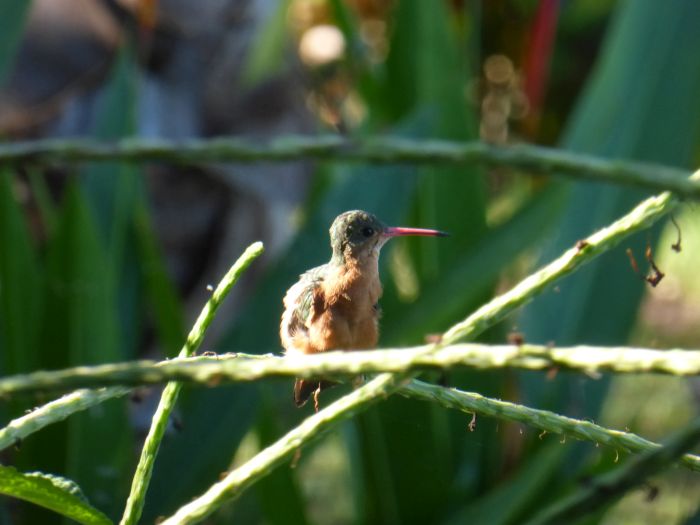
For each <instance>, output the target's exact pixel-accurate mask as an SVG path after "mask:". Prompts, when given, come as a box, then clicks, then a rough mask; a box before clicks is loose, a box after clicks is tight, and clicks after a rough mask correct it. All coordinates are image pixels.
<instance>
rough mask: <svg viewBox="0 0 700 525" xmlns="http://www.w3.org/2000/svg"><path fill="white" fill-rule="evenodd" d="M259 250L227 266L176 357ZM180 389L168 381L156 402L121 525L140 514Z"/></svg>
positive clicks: (195, 339)
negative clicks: (227, 268)
mask: <svg viewBox="0 0 700 525" xmlns="http://www.w3.org/2000/svg"><path fill="white" fill-rule="evenodd" d="M262 252H263V245H262V243H260V242H256V243H253V244H252V245H250V246H249V247H248V248H247V249H246V251H245V252H243V254H242V255H241V256H240V257H239V258H238V260H237V261H236V262H235V263H234V264H233V266H232V267H231V269H230V270H229V271H228V272H227V273H226V275H225V276H224V278H223V279H222V280H221V282H220V283H219V285H218V286H217V287H216V289H215V290H214V292H213V293H212V295H211V297H210V298H209V300H208V301H207V304H206V305H204V309H203V310H202V312H201V313H200V314H199V317H198V318H197V321H196V322H195V324H194V326H193V327H192V330H190V333H189V335H188V336H187V340H186V342H185V345H184V347H183V348H182V350H181V351H180V357H188V356H191V355H192V354H193V353H195V352H196V351H197V349H198V348H199V345H200V344H201V343H202V340H203V339H204V334H205V332H206V330H207V328H208V327H209V325H210V324H211V322H212V320H213V319H214V314H215V313H216V310H217V309H218V307H219V305H221V303H222V302H223V300H224V298H225V297H226V295H227V294H228V293H229V291H230V290H231V288H232V287H233V285H234V284H235V283H236V281H238V279H239V277H240V276H241V274H242V273H243V272H244V271H245V269H246V268H248V266H250V264H251V263H252V262H253V260H254V259H255V258H257V257H258V256H260V254H262ZM181 388H182V384H181V383H177V382H171V383H168V385H167V386H166V387H165V389H164V390H163V394H162V395H161V398H160V403H159V404H158V408H157V409H156V412H155V414H154V415H153V421H152V422H151V427H150V429H149V431H148V435H147V436H146V440H145V442H144V444H143V449H142V450H141V457H140V458H139V463H138V465H137V466H136V472H135V474H134V478H133V480H132V484H131V491H130V493H129V498H128V499H127V502H126V508H125V509H124V515H123V516H122V519H121V522H120V523H121V524H122V525H132V524H135V523H136V522H138V520H139V518H140V517H141V513H142V511H143V504H144V500H145V498H146V490H147V489H148V484H149V482H150V480H151V474H152V472H153V463H154V462H155V459H156V455H157V454H158V448H159V447H160V442H161V440H162V439H163V434H165V429H166V427H167V424H168V418H169V417H170V414H171V412H172V411H173V408H174V407H175V402H176V401H177V397H178V395H179V393H180V389H181Z"/></svg>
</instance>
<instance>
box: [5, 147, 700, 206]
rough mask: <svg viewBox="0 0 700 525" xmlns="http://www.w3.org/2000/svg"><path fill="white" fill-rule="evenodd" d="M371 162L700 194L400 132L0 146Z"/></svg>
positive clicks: (58, 156)
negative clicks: (515, 172)
mask: <svg viewBox="0 0 700 525" xmlns="http://www.w3.org/2000/svg"><path fill="white" fill-rule="evenodd" d="M309 158H312V159H318V160H333V161H354V162H363V163H374V164H402V163H403V164H430V165H433V166H435V165H441V164H442V165H473V164H484V165H487V166H504V167H511V168H517V169H521V170H526V171H532V172H537V173H547V174H551V175H557V176H568V177H575V178H581V179H588V180H596V181H605V182H612V183H616V184H625V185H632V186H637V187H641V188H646V189H650V190H654V191H663V190H668V191H673V192H674V193H676V194H677V195H679V196H683V197H688V198H695V199H697V198H700V183H698V182H697V181H692V180H689V179H688V175H689V173H688V172H687V171H683V170H679V169H675V168H671V167H667V166H659V165H654V164H644V163H639V162H629V161H621V160H609V159H603V158H600V157H593V156H590V155H583V154H579V153H573V152H570V151H563V150H559V149H551V148H543V147H540V146H532V145H527V144H518V145H512V146H493V145H489V144H486V143H483V142H467V143H464V142H450V141H444V140H416V139H407V138H398V137H374V138H370V139H364V140H359V139H349V138H344V137H339V136H335V135H325V136H323V135H322V136H298V135H290V136H284V137H278V138H276V139H273V140H271V141H267V142H263V141H260V140H253V139H246V138H242V137H225V138H214V139H205V140H202V139H191V140H186V141H177V142H175V141H163V140H152V139H150V140H144V139H123V140H121V141H118V142H109V143H107V142H98V141H95V140H91V139H70V140H56V139H49V140H37V141H32V142H11V143H4V144H0V162H24V163H26V162H43V163H46V162H60V161H63V162H77V161H107V160H122V161H132V162H143V161H154V160H157V161H164V162H173V163H181V164H193V163H202V162H286V161H291V160H300V159H309Z"/></svg>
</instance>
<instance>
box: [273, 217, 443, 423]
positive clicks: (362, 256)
mask: <svg viewBox="0 0 700 525" xmlns="http://www.w3.org/2000/svg"><path fill="white" fill-rule="evenodd" d="M400 235H424V236H433V237H444V236H447V234H446V233H444V232H441V231H438V230H426V229H423V228H404V227H390V226H386V225H385V224H384V223H382V222H381V221H380V220H379V219H378V218H377V217H375V216H374V215H372V214H371V213H367V212H366V211H361V210H353V211H346V212H345V213H342V214H340V215H338V217H336V218H335V220H334V221H333V224H332V225H331V228H330V237H331V248H332V250H333V253H332V255H331V260H330V261H329V262H327V263H326V264H324V265H321V266H318V267H316V268H312V269H311V270H308V271H307V272H305V273H303V274H302V275H301V276H300V277H299V281H297V282H296V283H295V284H294V285H293V286H292V287H291V288H290V289H289V290H288V291H287V293H286V295H285V297H284V301H283V302H284V313H283V314H282V322H281V323H280V339H281V341H282V346H283V347H284V348H285V351H286V353H287V354H290V355H293V354H299V353H301V354H315V353H319V352H327V351H330V350H366V349H370V348H373V347H375V346H376V344H377V340H378V339H379V317H380V309H379V298H380V297H381V295H382V283H381V281H380V279H379V252H380V250H381V249H382V246H384V243H386V242H387V241H388V240H389V239H391V238H392V237H397V236H400ZM332 385H333V383H332V382H330V381H326V380H324V379H321V378H318V379H316V378H314V379H299V378H297V379H296V380H295V382H294V402H295V404H296V405H297V406H298V407H301V406H303V405H304V404H305V403H306V402H307V401H308V399H309V397H310V396H311V394H313V395H314V407H315V408H316V410H317V411H318V395H319V394H320V392H321V390H323V389H325V388H327V387H329V386H332Z"/></svg>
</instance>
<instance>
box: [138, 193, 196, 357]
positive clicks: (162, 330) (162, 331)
mask: <svg viewBox="0 0 700 525" xmlns="http://www.w3.org/2000/svg"><path fill="white" fill-rule="evenodd" d="M134 222H135V234H136V241H137V243H138V250H139V251H138V256H139V260H140V266H141V271H142V280H143V283H144V286H145V291H146V295H147V299H148V305H149V306H150V308H151V311H152V317H153V321H154V324H155V328H156V331H157V333H158V339H159V340H160V341H161V344H162V345H163V346H164V347H165V349H166V351H167V355H169V356H175V355H177V353H178V352H179V351H180V349H181V348H182V345H183V343H184V341H185V337H186V332H185V318H184V313H183V311H182V305H181V303H180V299H179V297H178V294H177V290H176V289H175V285H174V283H173V282H172V281H171V279H170V276H169V275H168V270H167V268H166V266H165V260H164V258H163V255H162V254H161V252H160V247H159V246H158V239H157V238H156V235H155V232H154V231H153V228H152V225H151V221H150V217H149V215H148V212H147V210H146V209H145V206H144V205H141V206H138V207H137V209H136V214H135V217H134Z"/></svg>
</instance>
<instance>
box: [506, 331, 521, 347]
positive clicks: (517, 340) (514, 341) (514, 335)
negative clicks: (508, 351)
mask: <svg viewBox="0 0 700 525" xmlns="http://www.w3.org/2000/svg"><path fill="white" fill-rule="evenodd" d="M508 343H509V344H511V345H515V346H522V345H524V344H525V334H524V333H523V332H517V331H516V332H510V333H509V334H508Z"/></svg>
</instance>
